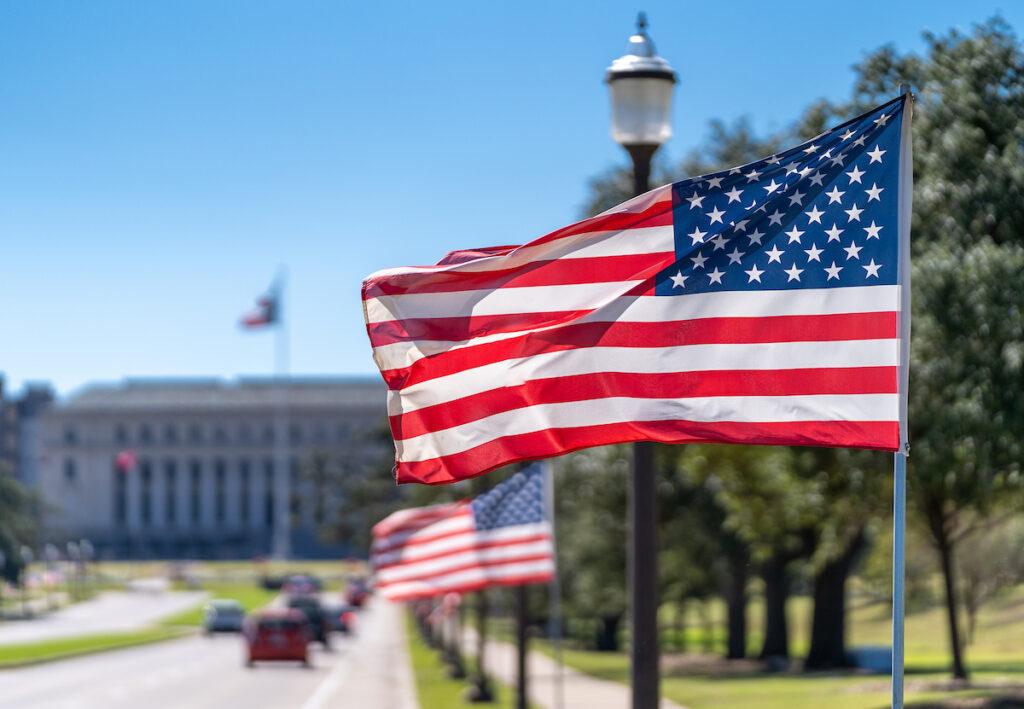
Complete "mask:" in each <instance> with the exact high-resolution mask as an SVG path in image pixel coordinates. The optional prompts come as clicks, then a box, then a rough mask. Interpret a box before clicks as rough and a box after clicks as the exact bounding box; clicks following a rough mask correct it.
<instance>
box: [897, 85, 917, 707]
mask: <svg viewBox="0 0 1024 709" xmlns="http://www.w3.org/2000/svg"><path fill="white" fill-rule="evenodd" d="M899 95H900V96H905V98H904V107H903V118H902V127H901V130H900V174H899V180H900V183H899V184H900V192H899V269H900V273H899V283H900V293H901V304H900V369H901V371H900V449H899V450H898V451H897V452H896V453H895V454H893V495H892V706H893V709H903V662H904V658H903V647H904V642H903V641H904V633H903V631H904V616H905V607H904V599H905V595H906V594H905V581H906V527H907V451H908V450H909V443H908V440H907V435H908V434H907V392H908V386H909V381H910V221H911V204H912V197H913V189H914V181H913V169H914V165H913V151H912V146H913V143H912V138H911V132H910V126H911V120H912V118H913V104H914V101H913V96H912V95H911V94H910V86H908V85H907V84H900V85H899Z"/></svg>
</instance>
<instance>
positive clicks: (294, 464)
mask: <svg viewBox="0 0 1024 709" xmlns="http://www.w3.org/2000/svg"><path fill="white" fill-rule="evenodd" d="M288 469H289V473H290V475H289V483H290V487H291V491H290V492H291V494H290V495H289V497H288V511H289V513H290V514H291V518H292V523H293V524H295V523H297V522H298V521H299V517H300V516H301V515H302V496H301V495H300V494H299V461H297V460H295V459H294V458H292V459H291V461H290V464H289V466H288Z"/></svg>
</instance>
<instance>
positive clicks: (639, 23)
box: [636, 10, 647, 34]
mask: <svg viewBox="0 0 1024 709" xmlns="http://www.w3.org/2000/svg"><path fill="white" fill-rule="evenodd" d="M646 29H647V13H646V12H644V11H643V10H641V11H640V12H638V13H637V14H636V32H637V34H644V31H645V30H646Z"/></svg>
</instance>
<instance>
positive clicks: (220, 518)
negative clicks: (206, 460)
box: [213, 460, 228, 525]
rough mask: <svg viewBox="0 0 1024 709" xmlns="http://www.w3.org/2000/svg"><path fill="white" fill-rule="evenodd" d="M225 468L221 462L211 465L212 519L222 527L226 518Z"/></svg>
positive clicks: (226, 472)
mask: <svg viewBox="0 0 1024 709" xmlns="http://www.w3.org/2000/svg"><path fill="white" fill-rule="evenodd" d="M227 477H228V471H227V466H226V465H225V464H224V461H223V460H216V461H214V463H213V518H214V521H216V523H217V524H218V525H223V524H224V520H225V519H226V517H227V514H226V513H227V490H226V487H227Z"/></svg>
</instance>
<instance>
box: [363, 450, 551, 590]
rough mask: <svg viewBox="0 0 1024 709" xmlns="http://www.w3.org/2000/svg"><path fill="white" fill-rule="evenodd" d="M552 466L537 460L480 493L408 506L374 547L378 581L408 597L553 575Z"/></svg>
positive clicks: (382, 527)
mask: <svg viewBox="0 0 1024 709" xmlns="http://www.w3.org/2000/svg"><path fill="white" fill-rule="evenodd" d="M544 474H545V473H544V472H543V470H542V469H541V468H540V467H539V466H537V465H534V466H532V467H530V468H527V469H526V470H523V471H521V472H519V473H516V474H515V475H513V476H512V477H511V478H509V479H508V480H506V481H505V482H503V483H501V484H500V485H497V486H496V487H495V488H494V489H493V490H491V491H490V492H486V493H484V494H483V495H480V496H478V497H476V498H475V499H473V500H468V501H463V502H457V503H453V504H447V505H434V506H431V507H417V508H415V509H409V510H401V511H399V512H395V513H394V514H392V515H391V516H389V517H387V518H386V519H384V520H383V521H381V522H379V523H378V524H377V525H376V526H375V527H374V528H373V537H374V539H373V549H372V552H371V562H372V564H373V568H374V576H375V578H376V587H377V589H378V590H379V591H380V592H381V593H382V594H383V595H384V597H385V598H388V599H390V600H394V601H404V600H411V599H415V598H428V597H431V596H438V595H441V594H445V593H450V592H459V593H465V592H468V591H474V590H477V589H480V588H485V587H489V586H519V585H523V584H528V583H546V582H548V581H550V580H551V579H552V577H553V574H554V570H555V561H554V548H553V546H552V541H551V525H550V523H549V522H548V520H547V519H546V518H545V510H544Z"/></svg>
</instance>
